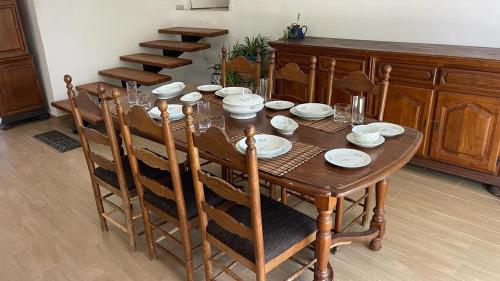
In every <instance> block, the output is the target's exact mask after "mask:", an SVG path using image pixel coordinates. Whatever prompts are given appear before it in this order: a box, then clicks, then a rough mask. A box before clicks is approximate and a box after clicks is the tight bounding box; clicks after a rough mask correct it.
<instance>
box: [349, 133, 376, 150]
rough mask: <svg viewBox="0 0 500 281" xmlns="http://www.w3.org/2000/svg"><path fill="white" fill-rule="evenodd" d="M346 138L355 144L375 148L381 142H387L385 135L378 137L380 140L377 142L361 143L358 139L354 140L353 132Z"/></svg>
mask: <svg viewBox="0 0 500 281" xmlns="http://www.w3.org/2000/svg"><path fill="white" fill-rule="evenodd" d="M346 139H347V140H348V141H349V142H350V143H352V144H354V145H357V146H359V147H364V148H373V147H377V146H379V145H381V144H383V143H384V142H385V138H384V137H383V136H380V137H379V138H378V140H377V141H376V142H372V143H361V142H357V141H356V140H354V135H353V133H350V134H348V135H347V136H346Z"/></svg>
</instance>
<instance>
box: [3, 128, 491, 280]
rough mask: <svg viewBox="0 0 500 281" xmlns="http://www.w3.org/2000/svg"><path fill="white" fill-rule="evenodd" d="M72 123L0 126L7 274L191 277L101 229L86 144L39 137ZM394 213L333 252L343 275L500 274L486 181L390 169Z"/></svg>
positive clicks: (281, 272) (275, 275) (389, 210)
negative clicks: (371, 241) (65, 147)
mask: <svg viewBox="0 0 500 281" xmlns="http://www.w3.org/2000/svg"><path fill="white" fill-rule="evenodd" d="M68 128H69V122H68V121H59V120H56V119H51V120H48V121H43V122H32V123H26V124H21V125H19V126H16V127H14V128H13V129H11V130H9V131H0V206H1V207H0V280H6V281H7V280H8V281H15V280H65V281H66V280H151V281H154V280H165V281H166V280H169V281H170V280H183V279H184V275H183V269H182V268H181V267H179V266H177V265H176V264H174V263H173V262H172V261H171V260H169V259H168V258H167V257H165V256H162V255H160V258H159V260H157V261H154V262H151V261H150V260H149V259H148V256H147V251H146V248H145V246H144V242H143V241H142V239H140V240H141V242H140V243H139V250H138V251H137V252H136V253H130V252H129V251H128V244H127V239H126V237H125V235H123V234H122V233H121V232H120V231H119V230H117V229H116V228H113V227H110V231H109V232H108V233H101V231H100V228H99V223H98V219H97V215H96V211H95V203H94V199H93V195H92V191H91V187H90V181H89V177H88V174H87V173H88V172H87V169H86V166H85V162H84V158H83V155H82V153H81V150H80V149H77V150H74V151H70V152H67V153H64V154H60V153H59V152H57V151H55V150H52V149H51V148H50V147H47V146H45V145H44V144H42V143H40V142H38V141H37V140H35V139H34V138H33V137H32V136H33V135H35V134H38V133H42V132H45V131H48V130H52V129H59V130H61V131H64V132H66V133H68V134H71V133H70V131H69V130H68ZM299 208H301V209H302V210H304V211H306V212H310V213H312V214H314V212H315V211H314V210H313V209H312V208H310V207H308V206H307V205H300V206H299ZM386 218H387V220H388V225H387V232H386V236H385V239H384V246H383V249H382V250H381V251H380V252H372V251H370V250H368V248H367V245H366V244H364V243H355V244H352V245H348V246H343V247H341V248H340V250H339V251H338V253H337V255H335V256H334V255H332V256H331V262H332V264H333V267H334V269H335V275H336V280H342V281H346V280H355V281H361V280H370V281H374V280H380V281H390V280H395V281H396V280H397V281H402V280H425V281H430V280H440V281H441V280H462V281H472V280H481V281H489V280H492V281H493V280H500V200H499V199H497V198H495V197H493V196H491V195H489V194H488V193H487V192H486V191H485V189H484V188H483V187H482V186H481V185H480V184H478V183H475V182H471V181H468V180H464V179H461V178H458V177H454V176H449V175H444V174H441V173H437V172H433V171H429V170H425V169H422V168H418V167H413V166H407V167H405V168H404V169H403V170H401V171H400V172H398V173H396V174H395V175H393V176H392V177H391V178H390V192H389V198H388V201H387V204H386ZM356 227H359V226H355V228H356ZM198 256H199V255H198ZM196 261H197V262H200V259H199V258H197V260H196ZM237 269H238V270H241V271H244V272H242V275H243V276H244V277H245V279H249V280H252V279H253V275H252V274H251V273H250V272H249V271H248V270H244V269H243V268H242V267H237ZM293 269H294V265H293V263H290V264H285V265H284V266H282V267H280V268H278V269H276V270H275V271H273V272H271V274H269V275H268V280H282V279H283V277H284V276H286V275H287V274H289V273H291V272H292V271H293ZM197 278H198V280H204V278H203V272H202V271H201V270H200V271H198V272H197ZM222 279H223V280H226V279H227V280H230V279H229V278H227V277H223V278H222ZM300 280H311V274H310V273H306V274H304V275H303V276H301V278H300Z"/></svg>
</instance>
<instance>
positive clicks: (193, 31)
mask: <svg viewBox="0 0 500 281" xmlns="http://www.w3.org/2000/svg"><path fill="white" fill-rule="evenodd" d="M158 32H160V33H164V34H178V35H185V36H196V37H216V36H221V35H224V34H228V33H229V31H228V30H227V29H213V28H198V27H169V28H162V29H160V30H158Z"/></svg>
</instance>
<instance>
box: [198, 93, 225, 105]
mask: <svg viewBox="0 0 500 281" xmlns="http://www.w3.org/2000/svg"><path fill="white" fill-rule="evenodd" d="M203 99H204V100H206V101H209V102H210V103H215V104H218V105H223V102H222V98H220V97H218V96H216V95H215V94H204V95H203Z"/></svg>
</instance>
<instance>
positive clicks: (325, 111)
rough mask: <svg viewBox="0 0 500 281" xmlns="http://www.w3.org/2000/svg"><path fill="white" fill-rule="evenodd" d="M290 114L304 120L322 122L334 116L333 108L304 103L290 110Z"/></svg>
mask: <svg viewBox="0 0 500 281" xmlns="http://www.w3.org/2000/svg"><path fill="white" fill-rule="evenodd" d="M290 112H291V113H292V114H293V115H295V116H297V117H300V118H302V119H306V120H321V119H324V118H326V117H329V116H332V115H333V112H334V111H333V108H332V107H331V106H329V105H327V104H322V103H303V104H299V105H297V106H295V107H292V108H291V109H290Z"/></svg>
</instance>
